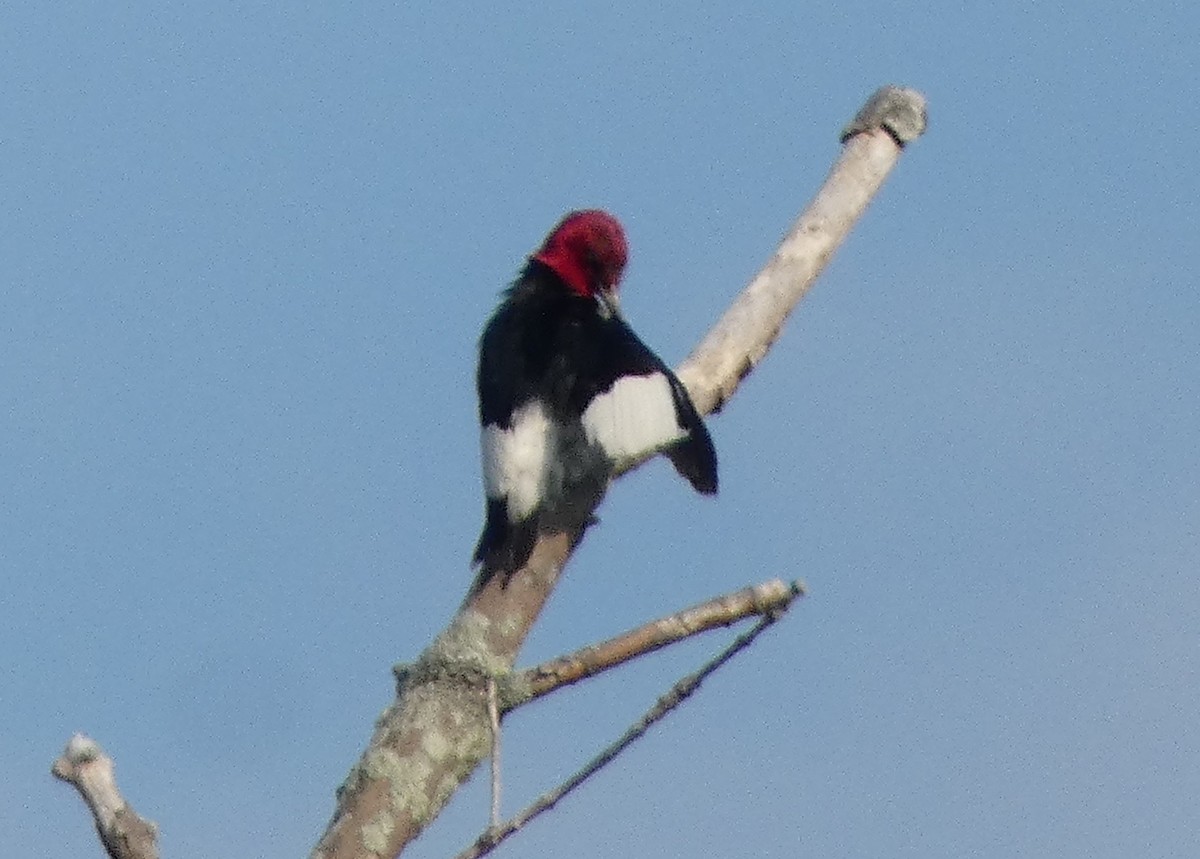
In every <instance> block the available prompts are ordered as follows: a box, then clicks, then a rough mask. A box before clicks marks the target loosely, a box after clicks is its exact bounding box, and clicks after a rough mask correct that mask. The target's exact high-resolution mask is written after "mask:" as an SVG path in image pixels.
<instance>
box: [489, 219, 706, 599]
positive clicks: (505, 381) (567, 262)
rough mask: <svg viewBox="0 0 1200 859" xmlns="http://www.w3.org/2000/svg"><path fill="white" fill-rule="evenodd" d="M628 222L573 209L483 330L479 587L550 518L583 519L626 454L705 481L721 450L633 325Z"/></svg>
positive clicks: (559, 525)
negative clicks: (628, 306)
mask: <svg viewBox="0 0 1200 859" xmlns="http://www.w3.org/2000/svg"><path fill="white" fill-rule="evenodd" d="M628 257H629V246H628V244H627V242H626V238H625V231H624V229H623V228H622V226H621V224H620V222H619V221H618V220H617V219H616V218H615V217H613V216H612V215H611V214H609V213H608V212H605V211H602V210H600V209H583V210H578V211H573V212H570V213H568V214H567V215H566V216H565V217H563V218H562V220H561V221H559V223H558V224H557V225H556V226H555V227H554V228H553V229H552V230H551V231H550V233H549V235H548V236H547V237H546V239H545V240H544V241H543V243H542V245H541V246H540V248H538V250H537V251H536V252H535V253H533V254H532V255H531V256H530V257H529V258H528V260H527V262H526V264H525V266H524V268H523V269H522V270H521V272H520V274H519V275H518V277H517V278H516V280H515V281H514V282H513V283H512V285H511V286H510V287H509V288H508V289H507V290H506V291H505V292H504V294H503V300H502V301H501V302H500V305H499V306H498V307H497V308H496V310H495V312H494V313H493V314H492V316H491V317H490V319H489V320H488V322H487V324H486V325H485V327H484V330H483V334H482V336H481V337H480V341H479V365H478V373H477V377H476V387H477V392H478V395H479V419H480V424H481V439H480V448H481V455H482V457H481V458H482V466H483V483H484V493H485V496H486V518H485V523H484V526H483V532H482V534H481V535H480V537H479V542H478V544H477V545H476V548H475V554H474V557H473V564H472V566H479V567H480V572H479V574H478V576H477V578H476V580H475V585H474V586H473V589H472V592H474V591H477V590H478V589H479V588H480V587H482V586H483V584H485V583H486V582H487V581H489V580H490V579H491V578H492V577H493V576H495V575H500V576H503V579H502V582H503V583H505V584H507V581H508V579H509V578H510V577H511V575H512V574H513V573H514V572H515V571H516V570H518V569H520V568H521V567H523V566H524V565H525V563H526V562H527V561H528V560H529V556H530V554H531V553H532V551H533V546H534V544H535V542H536V540H537V536H538V534H539V533H542V532H554V531H570V530H572V529H580V530H584V529H586V528H587V527H588V526H589V525H590V524H591V523H592V522H593V521H595V520H594V517H593V512H594V510H595V508H596V507H597V506H598V505H599V503H600V501H601V500H602V499H603V497H604V493H605V492H606V490H607V489H608V485H609V482H610V481H611V480H612V478H613V476H614V474H615V473H616V472H617V471H618V470H619V469H621V468H622V467H623V466H625V465H628V464H630V463H632V462H634V461H637V460H639V459H641V458H643V457H645V456H646V455H647V454H652V453H658V452H662V453H664V454H665V455H666V456H667V457H668V458H669V459H670V461H671V463H672V464H673V465H674V466H675V469H676V470H677V471H678V472H679V473H680V474H681V475H682V476H683V477H684V478H686V479H687V481H688V482H689V483H691V485H692V486H693V487H694V488H695V489H696V490H697V491H698V492H700V493H702V494H705V495H712V494H715V493H716V491H717V454H716V450H715V448H714V447H713V441H712V438H711V436H710V435H709V432H708V428H707V427H706V426H705V424H704V421H703V419H702V418H701V417H700V414H699V413H698V411H697V410H696V406H695V404H694V403H693V402H692V399H691V397H690V396H688V392H687V390H686V389H685V388H684V387H683V385H682V384H681V383H680V381H679V379H678V378H677V377H676V376H675V374H674V373H673V372H671V370H670V368H668V367H667V365H666V364H664V363H663V361H662V359H661V358H659V357H658V356H657V355H656V354H655V353H654V352H653V351H651V350H650V348H649V347H647V346H646V344H644V343H643V342H642V341H641V339H639V338H638V336H637V334H635V333H634V331H633V329H632V328H630V327H629V325H628V323H627V322H626V321H625V319H624V317H623V316H622V314H621V311H620V304H619V300H618V289H619V287H620V284H621V278H622V275H623V273H624V271H625V266H626V263H627V261H628Z"/></svg>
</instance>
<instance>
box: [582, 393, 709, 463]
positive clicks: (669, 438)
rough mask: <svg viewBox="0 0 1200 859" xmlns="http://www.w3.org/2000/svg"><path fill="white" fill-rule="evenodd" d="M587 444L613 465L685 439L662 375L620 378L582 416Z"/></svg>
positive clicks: (672, 399)
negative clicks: (598, 446)
mask: <svg viewBox="0 0 1200 859" xmlns="http://www.w3.org/2000/svg"><path fill="white" fill-rule="evenodd" d="M583 429H584V432H585V433H587V437H588V441H590V442H592V443H594V444H598V445H600V447H601V448H602V449H603V450H604V452H605V454H607V455H608V458H609V459H611V460H613V461H614V462H616V463H621V462H624V461H626V460H630V459H636V458H637V457H639V456H642V455H644V454H646V453H649V452H651V451H655V450H661V449H662V448H664V447H666V446H667V445H669V444H670V443H671V442H673V441H678V440H679V439H681V438H683V437H684V436H685V435H687V431H686V430H684V429H683V428H682V427H680V426H679V420H678V418H677V417H676V415H675V398H674V397H673V396H672V395H671V382H670V380H669V379H668V378H667V377H666V376H664V375H663V374H662V373H652V374H651V375H649V376H623V377H621V378H620V379H617V381H616V382H615V383H614V384H613V386H612V388H610V389H609V390H608V391H605V392H604V393H603V394H600V395H599V396H597V397H596V398H595V399H593V400H592V401H591V403H589V404H588V407H587V410H586V411H585V412H584V413H583Z"/></svg>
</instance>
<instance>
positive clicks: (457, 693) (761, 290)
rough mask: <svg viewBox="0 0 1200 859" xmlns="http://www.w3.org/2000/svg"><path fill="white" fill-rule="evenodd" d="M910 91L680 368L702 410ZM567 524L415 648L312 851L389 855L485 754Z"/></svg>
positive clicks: (872, 183) (856, 133)
mask: <svg viewBox="0 0 1200 859" xmlns="http://www.w3.org/2000/svg"><path fill="white" fill-rule="evenodd" d="M924 115H925V106H924V99H923V98H922V96H921V95H920V94H919V93H916V92H914V91H911V90H902V89H897V88H885V89H884V90H881V91H880V92H879V93H876V95H875V96H874V97H872V99H871V100H870V101H869V102H868V103H867V105H866V106H865V107H864V108H863V110H862V111H860V112H859V114H858V115H857V116H856V117H855V119H854V120H853V121H852V122H851V124H850V126H848V128H847V129H846V132H845V134H844V135H843V144H844V145H843V148H842V152H841V155H840V157H839V158H838V160H837V161H836V163H835V164H834V166H833V169H832V171H831V172H830V174H829V176H828V178H827V179H826V181H825V184H824V186H823V187H822V188H821V190H820V191H819V192H818V194H817V196H816V198H815V199H814V200H813V202H812V204H811V205H810V206H809V208H808V210H807V211H806V212H805V213H804V214H803V215H801V216H800V218H799V220H797V221H796V223H795V224H794V225H793V226H792V229H791V231H790V232H789V233H788V235H787V237H786V238H785V239H784V241H783V243H782V244H781V245H780V247H779V250H778V251H776V253H775V256H774V257H773V258H772V259H771V261H770V262H769V263H768V264H767V266H766V268H764V269H763V271H762V272H761V273H760V274H759V275H758V276H757V277H756V278H755V279H754V280H753V281H752V282H751V283H750V285H749V286H748V287H746V289H745V290H743V292H742V293H741V294H740V295H739V296H738V297H737V299H735V301H734V303H733V305H732V306H731V307H730V308H729V310H728V311H727V312H726V313H725V315H724V316H723V317H722V318H721V319H720V320H719V321H718V322H717V324H716V326H715V327H714V328H713V329H712V330H711V331H710V332H709V333H708V335H707V336H706V337H705V338H704V340H703V341H701V343H700V345H699V346H698V347H697V348H696V350H695V351H694V352H693V353H692V355H691V357H689V358H688V360H687V361H686V362H685V363H684V365H683V366H682V367H681V368H680V371H679V377H680V379H681V380H682V381H683V383H684V384H685V385H686V386H687V388H688V391H689V393H690V394H691V396H692V399H693V400H694V401H695V403H696V406H697V407H698V408H699V409H700V411H702V412H706V413H707V412H711V411H713V410H714V409H717V408H719V407H720V406H721V405H723V404H724V403H725V402H726V401H728V399H729V398H730V397H731V396H732V395H733V393H734V391H736V390H737V387H738V384H739V383H740V382H741V380H742V379H743V378H745V376H746V375H747V374H748V373H749V372H750V370H751V369H753V368H754V366H756V365H757V364H758V362H759V361H761V360H762V358H763V356H764V355H765V354H766V352H767V350H768V349H769V348H770V346H771V344H772V343H774V341H775V339H776V338H777V337H778V335H779V332H780V330H781V329H782V326H783V324H784V322H785V321H786V319H787V317H788V315H789V314H790V313H791V311H792V309H793V308H794V307H795V305H796V303H797V302H798V301H799V300H800V298H802V297H803V295H804V294H805V293H806V292H807V291H808V289H809V287H810V286H811V284H812V282H813V281H814V280H815V278H816V276H817V275H818V274H819V273H820V271H821V270H822V269H823V268H824V266H825V264H826V263H827V262H828V261H829V259H830V258H831V257H832V256H833V253H834V251H835V250H836V248H837V247H838V246H839V245H840V244H841V242H842V240H843V239H845V237H846V235H847V234H848V233H849V231H850V228H851V226H852V225H853V224H854V222H855V221H856V220H857V219H858V217H859V216H860V215H861V214H862V213H863V211H865V209H866V207H867V205H868V203H869V202H870V200H871V198H872V197H873V196H874V195H875V193H876V192H877V191H878V190H879V188H880V187H881V186H882V184H883V181H884V179H886V177H887V175H888V173H889V172H890V171H891V169H892V168H893V167H894V166H895V165H896V163H897V161H898V160H899V157H900V153H901V149H902V146H903V144H904V143H906V142H908V141H909V140H911V139H912V138H915V137H916V136H917V135H919V134H920V133H921V132H922V131H923V129H924ZM582 536H583V534H582V531H581V530H574V531H572V532H570V533H557V534H542V535H540V536H539V538H538V541H537V543H536V545H535V546H534V551H533V554H532V555H531V556H530V559H529V561H528V562H527V563H526V565H525V567H524V568H523V569H521V570H518V571H517V572H516V573H514V574H513V575H512V577H511V578H510V579H509V580H508V582H507V585H506V586H505V583H504V582H503V577H502V576H493V577H492V578H491V580H490V581H489V582H488V583H487V584H486V585H485V586H483V587H482V588H480V589H479V590H477V591H474V592H472V593H471V594H470V596H469V597H468V598H467V600H466V601H465V602H464V603H463V605H462V607H461V608H460V609H459V612H458V614H457V615H456V616H455V617H454V619H453V620H452V621H451V622H450V625H449V626H448V627H447V628H446V629H445V630H443V631H442V632H441V633H440V634H439V635H438V637H437V638H436V639H435V640H434V642H433V643H432V644H431V645H430V646H429V647H428V648H427V649H426V650H425V652H424V653H422V654H421V656H420V658H419V659H418V660H417V662H416V664H415V665H414V666H413V667H412V669H410V670H409V671H408V672H407V674H406V678H405V682H404V683H403V684H402V689H401V690H400V693H399V695H398V697H397V699H396V701H395V702H394V703H393V704H392V705H391V706H390V707H389V708H388V710H387V711H386V712H385V713H384V714H383V716H382V717H380V719H379V721H378V723H377V725H376V729H375V732H374V735H373V736H372V737H371V740H370V742H369V743H368V745H367V748H366V750H365V751H364V752H363V755H362V757H361V758H360V759H359V761H358V763H357V764H355V766H354V768H353V769H352V770H351V772H350V775H349V776H348V777H347V779H346V781H345V783H344V784H343V785H342V787H341V789H340V790H339V791H338V795H337V808H336V809H335V811H334V815H333V819H332V820H331V821H330V824H329V827H328V829H327V830H326V832H325V834H324V835H323V836H322V838H321V840H320V842H319V843H318V844H317V846H316V848H315V849H314V851H313V854H312V855H313V859H375V857H381V856H387V857H390V856H396V855H398V854H399V853H400V851H401V850H402V849H403V848H404V846H405V845H406V844H408V842H409V841H411V840H412V839H413V838H415V837H416V836H417V835H418V834H419V833H420V832H421V830H422V829H424V827H425V826H426V825H427V824H428V823H429V822H430V821H431V820H432V819H433V818H434V817H435V816H436V815H437V814H438V812H439V811H440V810H441V809H442V807H443V806H444V805H445V803H446V801H447V800H448V799H449V798H450V796H451V795H452V794H453V793H454V791H455V790H456V789H457V788H458V786H459V785H460V784H461V783H462V782H463V781H464V780H465V779H466V778H467V776H468V775H470V773H471V772H472V771H473V770H474V769H475V767H476V766H477V765H478V764H479V763H480V762H481V761H482V760H483V759H484V758H485V757H487V755H488V753H489V751H490V748H491V742H490V735H491V732H490V723H489V719H488V712H487V709H488V708H487V684H488V680H489V679H491V678H496V677H503V676H504V675H505V674H506V673H507V672H508V671H509V670H510V669H511V667H512V665H513V662H514V660H515V659H516V655H517V652H518V650H519V649H520V647H521V645H522V644H523V643H524V641H525V638H526V636H527V635H528V633H529V630H530V628H531V627H532V625H533V623H534V621H535V620H536V619H537V616H538V614H539V612H540V611H541V608H542V606H543V605H544V604H545V602H546V600H547V599H548V598H549V596H550V593H551V591H552V590H553V588H554V584H555V582H557V580H558V577H559V575H560V574H561V573H562V570H563V567H564V566H565V565H566V562H567V560H568V558H569V557H570V555H571V553H572V551H573V550H574V548H575V546H576V545H577V544H578V542H579V540H580V539H581V538H582Z"/></svg>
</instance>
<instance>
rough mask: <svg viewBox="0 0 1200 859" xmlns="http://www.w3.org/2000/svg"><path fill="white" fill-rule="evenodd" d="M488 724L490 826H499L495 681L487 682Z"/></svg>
mask: <svg viewBox="0 0 1200 859" xmlns="http://www.w3.org/2000/svg"><path fill="white" fill-rule="evenodd" d="M488 722H489V723H490V725H491V728H492V826H499V825H500V703H499V700H498V696H497V694H496V681H495V679H492V680H489V681H488Z"/></svg>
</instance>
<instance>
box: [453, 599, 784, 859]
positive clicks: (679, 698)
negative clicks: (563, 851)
mask: <svg viewBox="0 0 1200 859" xmlns="http://www.w3.org/2000/svg"><path fill="white" fill-rule="evenodd" d="M785 608H786V607H785ZM781 615H782V611H780V612H779V613H776V612H768V613H767V614H765V615H764V616H763V618H762V619H761V620H760V621H759V622H758V623H756V624H755V625H754V628H753V629H751V630H750V631H749V632H745V633H743V634H742V635H739V636H738V637H737V638H735V639H734V640H733V643H732V644H730V645H729V646H728V647H726V648H725V649H724V650H722V651H721V652H720V653H719V654H718V655H717V656H716V657H715V658H713V659H712V660H710V661H709V662H707V663H706V664H705V665H704V666H702V667H701V668H700V670H699V671H696V672H695V673H692V674H689V675H687V676H686V677H684V678H683V679H681V680H680V681H679V682H678V683H676V684H675V685H674V686H672V687H671V689H670V691H668V692H667V694H665V695H663V696H662V697H661V698H659V699H658V700H657V701H656V702H655V703H654V706H653V707H651V708H650V709H649V710H647V711H646V713H645V714H644V715H643V716H642V717H641V718H640V719H638V720H637V721H636V722H634V723H633V725H631V726H630V727H629V730H627V731H626V732H625V733H624V734H622V735H621V736H620V738H619V739H618V740H617V741H616V742H614V743H613V744H612V745H610V746H608V747H606V748H605V749H604V750H603V751H601V752H600V754H598V755H596V757H594V758H592V759H591V760H590V761H588V762H587V764H586V765H585V766H584V767H583V768H582V769H580V770H579V771H578V772H576V773H575V774H574V775H572V776H571V777H570V778H568V779H567V780H566V781H564V782H563V783H562V784H560V785H559V786H558V787H556V788H554V790H551V791H548V792H547V793H544V794H542V795H541V796H540V797H538V799H537V801H536V802H534V803H533V804H532V805H530V806H529V807H528V808H526V809H525V810H524V811H522V812H521V813H520V814H518V815H516V816H515V817H513V819H512V820H509V821H508V822H507V823H504V824H503V825H501V826H495V825H493V826H491V827H489V828H488V829H487V830H486V831H485V832H484V833H483V834H482V835H480V836H479V838H478V839H477V840H476V841H475V843H474V844H473V845H471V846H470V847H468V848H467V849H466V850H464V851H463V852H461V853H459V854H458V855H457V856H455V857H454V859H477V857H479V856H483V855H484V854H485V853H490V852H491V851H492V850H493V849H494V848H495V847H496V845H498V844H499V843H500V842H501V841H503V840H504V839H505V838H507V837H508V836H510V835H512V834H513V833H514V832H516V831H517V830H518V829H520V828H521V827H523V826H524V825H525V824H527V823H528V822H529V821H531V820H533V818H535V817H537V816H538V815H539V814H542V813H543V812H546V811H549V810H550V809H552V808H553V807H554V806H555V805H557V804H558V803H559V801H560V800H562V798H563V797H564V796H566V795H567V794H568V793H570V792H571V791H573V790H574V789H575V788H577V787H579V786H580V785H581V784H583V783H584V782H585V781H587V780H588V779H589V778H591V777H592V776H593V775H595V774H596V773H597V772H599V771H600V770H601V769H602V768H603V767H605V766H606V765H607V764H608V763H610V762H611V761H612V760H613V759H614V758H615V757H616V756H617V755H619V754H621V752H623V751H625V749H627V748H629V746H631V745H633V743H634V742H635V741H636V740H639V739H641V737H642V736H643V735H644V734H645V733H646V732H647V731H648V730H650V727H651V726H652V725H654V723H655V722H658V721H661V720H662V719H663V718H665V717H666V715H667V714H668V713H670V712H671V711H672V710H674V709H675V708H676V707H678V706H679V705H680V704H682V703H683V702H684V701H686V700H687V699H688V698H690V697H691V695H692V693H693V692H695V691H696V690H697V689H699V688H700V684H701V683H703V682H704V681H705V680H706V679H708V677H709V676H710V675H711V674H712V673H713V672H714V671H716V670H717V669H718V668H720V667H721V666H722V665H724V664H725V663H727V662H728V661H729V660H730V659H732V658H733V657H734V656H736V655H737V654H738V653H740V652H741V651H743V650H745V649H746V648H747V647H749V646H750V645H751V644H752V643H753V642H754V639H756V638H758V636H759V635H761V634H762V633H763V632H765V631H766V629H767V627H769V626H770V625H771V624H773V623H774V622H775V621H776V620H778V619H779V618H780V616H781Z"/></svg>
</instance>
